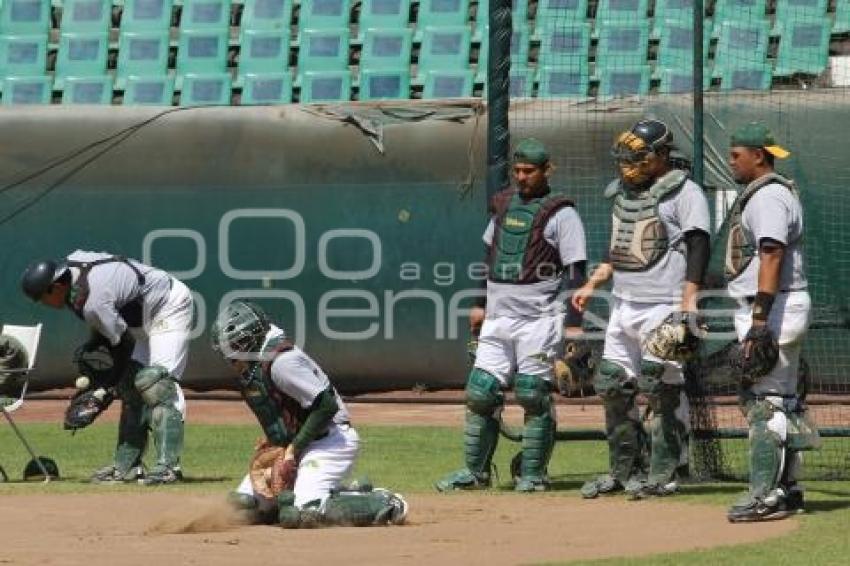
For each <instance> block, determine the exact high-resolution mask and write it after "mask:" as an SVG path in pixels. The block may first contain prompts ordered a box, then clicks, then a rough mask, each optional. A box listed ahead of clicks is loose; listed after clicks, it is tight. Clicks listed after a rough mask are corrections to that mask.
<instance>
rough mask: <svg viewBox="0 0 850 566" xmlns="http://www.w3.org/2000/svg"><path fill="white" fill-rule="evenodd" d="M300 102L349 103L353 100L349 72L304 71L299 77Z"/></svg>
mask: <svg viewBox="0 0 850 566" xmlns="http://www.w3.org/2000/svg"><path fill="white" fill-rule="evenodd" d="M298 84H299V85H300V86H301V96H300V98H299V102H302V103H310V102H347V101H348V100H351V73H350V72H349V71H304V72H302V73H301V74H300V75H299V77H298Z"/></svg>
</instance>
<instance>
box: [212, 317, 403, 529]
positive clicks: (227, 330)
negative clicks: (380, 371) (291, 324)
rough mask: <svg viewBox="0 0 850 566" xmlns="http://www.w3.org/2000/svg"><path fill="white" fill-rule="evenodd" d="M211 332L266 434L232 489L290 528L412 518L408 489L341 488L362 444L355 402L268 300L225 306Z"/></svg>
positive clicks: (237, 499) (260, 516)
mask: <svg viewBox="0 0 850 566" xmlns="http://www.w3.org/2000/svg"><path fill="white" fill-rule="evenodd" d="M211 338H212V345H213V350H215V351H216V352H218V353H220V354H221V355H222V356H223V357H224V358H225V359H226V360H227V361H228V362H229V363H230V364H231V367H232V368H233V370H234V371H235V372H236V374H237V375H238V376H239V390H240V392H241V394H242V398H243V399H244V400H245V402H246V403H247V404H248V407H249V408H250V409H251V411H252V412H253V413H254V415H256V417H257V420H258V421H259V422H260V426H262V427H263V432H264V433H265V440H264V441H262V442H261V443H260V444H259V445H258V446H257V447H256V448H257V453H256V454H255V456H254V458H253V459H252V463H251V467H250V471H249V473H248V474H247V475H246V476H245V478H244V479H243V480H242V482H241V483H240V484H239V487H238V488H237V489H236V492H235V493H233V494H231V501H232V502H233V503H234V504H236V505H237V506H239V507H241V508H243V509H246V510H250V511H251V512H253V513H255V517H256V518H257V520H258V521H262V522H279V523H280V524H281V526H283V527H287V528H297V527H303V526H316V525H320V524H345V525H358V526H360V525H380V524H401V523H403V522H404V520H405V518H406V516H407V509H408V506H407V502H406V501H405V500H404V499H403V498H402V497H401V496H400V495H398V494H396V493H391V492H389V491H387V490H385V489H372V488H371V487H370V486H359V487H357V488H347V489H346V488H342V487H341V485H342V480H343V479H344V478H345V477H346V476H347V475H348V474H349V472H350V471H351V469H352V467H353V466H354V461H355V460H356V458H357V453H358V451H359V444H360V440H359V437H358V435H357V431H355V430H354V428H353V427H352V426H351V422H350V419H349V415H348V409H346V407H345V404H344V403H343V402H342V399H341V398H340V396H339V394H338V393H337V392H336V389H335V388H334V387H333V385H332V384H331V382H330V380H329V379H328V376H327V375H325V373H324V372H323V371H322V369H321V368H320V367H319V366H318V365H317V364H316V363H315V362H314V361H313V360H312V359H311V358H310V357H309V356H308V355H307V354H305V353H304V352H303V351H302V350H301V349H299V348H298V347H297V346H295V345H294V344H292V342H290V341H289V340H287V339H286V336H285V334H284V332H283V330H281V329H280V328H278V327H277V326H275V325H273V324H271V323H270V322H269V320H268V319H267V318H266V315H265V313H264V312H263V310H262V309H260V307H258V306H257V305H254V304H252V303H248V302H242V301H237V302H234V303H232V304H231V305H230V306H228V307H227V308H225V309H224V310H223V311H222V312H221V313H219V315H218V318H217V320H216V322H215V323H214V324H213V326H212V329H211Z"/></svg>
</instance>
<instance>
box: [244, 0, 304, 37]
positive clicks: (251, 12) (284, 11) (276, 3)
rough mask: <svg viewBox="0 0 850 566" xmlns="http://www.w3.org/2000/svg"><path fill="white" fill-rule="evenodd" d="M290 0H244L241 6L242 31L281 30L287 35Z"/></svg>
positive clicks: (289, 19)
mask: <svg viewBox="0 0 850 566" xmlns="http://www.w3.org/2000/svg"><path fill="white" fill-rule="evenodd" d="M291 23H292V0H245V2H244V7H243V8H242V24H241V25H242V32H243V33H244V32H245V30H282V31H286V33H287V35H289V31H290V25H291Z"/></svg>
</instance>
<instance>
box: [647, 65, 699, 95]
mask: <svg viewBox="0 0 850 566" xmlns="http://www.w3.org/2000/svg"><path fill="white" fill-rule="evenodd" d="M658 76H659V78H660V83H659V85H658V92H659V93H661V94H681V93H685V92H693V90H694V73H693V70H692V69H691V68H687V69H683V68H662V69H658ZM710 87H711V75H710V74H709V73H704V74H703V84H702V88H703V90H708V89H709V88H710Z"/></svg>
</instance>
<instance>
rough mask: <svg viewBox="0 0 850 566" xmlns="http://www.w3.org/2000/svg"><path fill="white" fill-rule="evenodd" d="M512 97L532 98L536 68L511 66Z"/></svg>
mask: <svg viewBox="0 0 850 566" xmlns="http://www.w3.org/2000/svg"><path fill="white" fill-rule="evenodd" d="M510 81H511V82H510V96H511V98H530V97H531V95H532V94H533V92H534V70H533V69H529V68H528V67H525V66H522V67H514V66H513V65H512V66H511V75H510Z"/></svg>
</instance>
